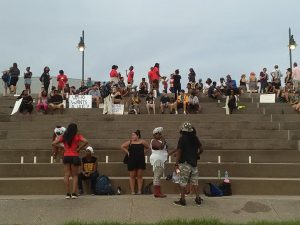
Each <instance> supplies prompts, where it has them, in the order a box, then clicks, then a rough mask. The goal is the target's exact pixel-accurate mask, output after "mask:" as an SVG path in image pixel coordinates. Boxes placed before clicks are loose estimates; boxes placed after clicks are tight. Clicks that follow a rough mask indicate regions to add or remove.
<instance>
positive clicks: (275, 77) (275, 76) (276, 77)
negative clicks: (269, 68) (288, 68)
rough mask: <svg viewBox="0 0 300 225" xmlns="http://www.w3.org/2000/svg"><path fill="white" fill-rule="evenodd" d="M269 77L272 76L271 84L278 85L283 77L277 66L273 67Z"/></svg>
mask: <svg viewBox="0 0 300 225" xmlns="http://www.w3.org/2000/svg"><path fill="white" fill-rule="evenodd" d="M271 76H272V82H273V83H278V82H279V83H280V84H281V78H282V77H283V76H282V73H281V71H280V69H279V66H278V65H275V66H274V71H273V72H272V73H271Z"/></svg>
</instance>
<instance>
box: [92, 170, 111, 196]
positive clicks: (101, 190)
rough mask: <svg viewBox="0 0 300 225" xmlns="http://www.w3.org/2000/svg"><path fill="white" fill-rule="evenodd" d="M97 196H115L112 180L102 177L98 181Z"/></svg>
mask: <svg viewBox="0 0 300 225" xmlns="http://www.w3.org/2000/svg"><path fill="white" fill-rule="evenodd" d="M95 192H96V195H114V194H115V193H114V192H113V189H112V185H111V182H110V179H109V178H108V177H107V176H104V175H102V176H100V177H98V178H97V180H96V188H95Z"/></svg>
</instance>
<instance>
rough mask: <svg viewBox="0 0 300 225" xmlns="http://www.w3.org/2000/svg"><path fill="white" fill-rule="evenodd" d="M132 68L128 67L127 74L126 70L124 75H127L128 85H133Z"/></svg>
mask: <svg viewBox="0 0 300 225" xmlns="http://www.w3.org/2000/svg"><path fill="white" fill-rule="evenodd" d="M133 69H134V67H133V66H130V67H129V73H128V74H127V70H126V75H127V83H128V85H133V77H134V71H133Z"/></svg>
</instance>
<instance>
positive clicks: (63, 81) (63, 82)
mask: <svg viewBox="0 0 300 225" xmlns="http://www.w3.org/2000/svg"><path fill="white" fill-rule="evenodd" d="M57 81H58V85H57V86H58V87H59V88H60V89H63V88H64V87H65V85H66V83H67V82H68V77H67V76H66V75H65V74H59V75H57Z"/></svg>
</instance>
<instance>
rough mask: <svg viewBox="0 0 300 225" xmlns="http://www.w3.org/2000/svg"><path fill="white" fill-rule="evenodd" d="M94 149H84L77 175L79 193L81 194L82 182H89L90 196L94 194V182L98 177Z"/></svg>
mask: <svg viewBox="0 0 300 225" xmlns="http://www.w3.org/2000/svg"><path fill="white" fill-rule="evenodd" d="M93 153H94V149H93V148H92V147H91V146H89V147H87V148H86V155H85V157H83V158H82V160H81V161H82V164H81V171H80V173H79V174H78V189H79V193H80V194H83V187H82V180H91V194H92V195H94V194H95V188H96V181H97V178H98V176H99V173H98V170H97V167H98V162H97V158H96V157H94V156H93Z"/></svg>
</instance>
